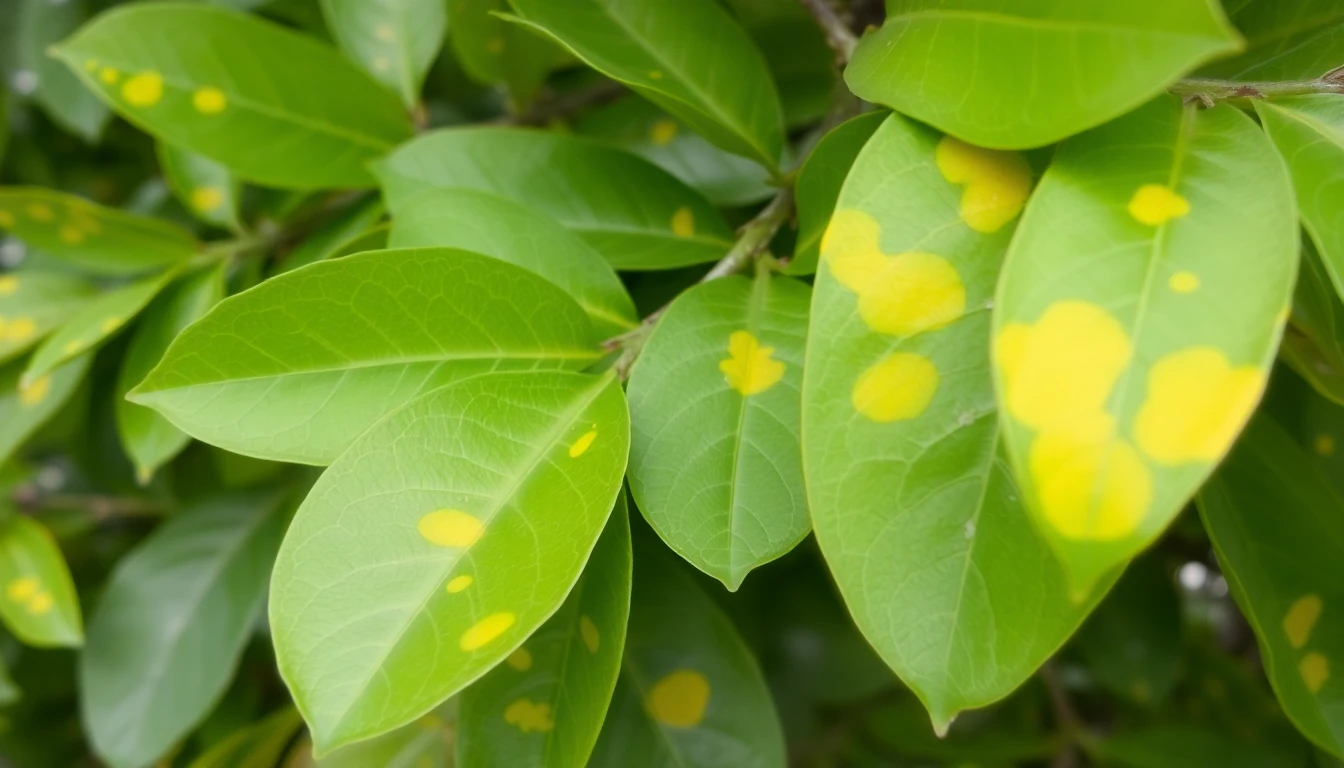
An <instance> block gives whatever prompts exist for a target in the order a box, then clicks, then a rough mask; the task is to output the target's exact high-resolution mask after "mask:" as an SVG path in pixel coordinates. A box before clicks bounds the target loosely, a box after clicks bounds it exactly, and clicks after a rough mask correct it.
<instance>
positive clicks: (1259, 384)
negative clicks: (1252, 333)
mask: <svg viewBox="0 0 1344 768" xmlns="http://www.w3.org/2000/svg"><path fill="white" fill-rule="evenodd" d="M1264 385H1265V376H1264V374H1263V372H1261V370H1260V369H1259V368H1257V367H1256V366H1253V365H1248V366H1242V367H1238V368H1233V367H1232V366H1231V365H1229V364H1228V361H1227V356H1226V355H1224V354H1223V353H1222V351H1220V350H1217V349H1214V348H1213V347H1190V348H1188V349H1183V350H1181V351H1179V352H1173V353H1171V354H1169V355H1166V356H1165V357H1163V358H1161V359H1160V360H1158V361H1157V362H1156V363H1154V364H1153V367H1152V368H1151V369H1149V371H1148V395H1147V399H1145V400H1144V402H1143V405H1142V406H1141V407H1140V408H1139V414H1138V417H1137V420H1136V422H1135V428H1134V434H1135V437H1136V438H1137V439H1138V443H1139V447H1140V448H1141V449H1142V450H1143V452H1144V453H1145V454H1147V455H1148V456H1149V457H1150V458H1152V459H1153V460H1154V461H1156V462H1158V463H1159V464H1169V465H1170V464H1183V463H1187V462H1194V461H1213V460H1215V459H1217V458H1218V457H1219V456H1220V455H1221V454H1222V453H1223V451H1225V450H1226V449H1227V447H1228V446H1229V445H1231V444H1232V441H1233V440H1234V439H1235V438H1236V436H1237V431H1238V430H1239V429H1240V428H1241V425H1242V424H1243V423H1245V421H1246V419H1247V418H1248V417H1249V416H1250V414H1251V411H1252V410H1253V409H1254V408H1255V404H1256V402H1257V401H1258V400H1259V399H1260V393H1261V391H1262V390H1263V389H1264Z"/></svg>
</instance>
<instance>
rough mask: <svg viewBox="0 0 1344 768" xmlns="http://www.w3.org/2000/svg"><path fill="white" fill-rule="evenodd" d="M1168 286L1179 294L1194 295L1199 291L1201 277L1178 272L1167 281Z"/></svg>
mask: <svg viewBox="0 0 1344 768" xmlns="http://www.w3.org/2000/svg"><path fill="white" fill-rule="evenodd" d="M1167 285H1169V286H1171V290H1173V291H1175V292H1177V293H1194V292H1195V291H1197V290H1199V275H1196V274H1195V273H1194V272H1177V273H1176V274H1174V275H1172V276H1171V279H1169V280H1168V281H1167Z"/></svg>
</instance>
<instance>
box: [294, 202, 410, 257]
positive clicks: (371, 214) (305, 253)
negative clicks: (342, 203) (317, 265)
mask: <svg viewBox="0 0 1344 768" xmlns="http://www.w3.org/2000/svg"><path fill="white" fill-rule="evenodd" d="M385 213H387V209H386V208H385V207H384V206H383V201H382V200H379V199H378V198H371V199H368V200H365V201H363V202H360V203H356V204H355V205H352V206H350V207H349V208H347V209H345V210H343V211H341V212H340V213H339V214H337V215H336V216H333V217H332V218H331V219H329V220H327V221H325V222H323V224H322V226H320V227H318V228H317V229H316V230H314V231H313V233H312V234H310V235H308V236H307V237H306V238H304V240H303V242H302V243H299V245H298V246H297V247H296V248H295V249H294V250H293V251H291V252H290V253H289V255H288V256H286V257H285V258H284V261H282V262H281V263H280V265H279V267H277V268H276V273H277V274H279V273H283V272H289V271H290V270H294V269H298V268H299V267H303V266H307V265H309V264H312V263H313V262H315V261H322V260H323V259H330V258H333V257H334V256H335V255H336V253H337V252H339V251H341V250H343V248H344V246H345V245H346V244H347V243H349V242H350V241H352V240H355V239H357V238H360V237H361V236H363V235H365V234H367V233H368V232H370V231H372V230H373V229H374V228H375V227H376V226H377V224H378V222H379V221H380V220H382V218H383V214H385ZM364 250H380V249H364Z"/></svg>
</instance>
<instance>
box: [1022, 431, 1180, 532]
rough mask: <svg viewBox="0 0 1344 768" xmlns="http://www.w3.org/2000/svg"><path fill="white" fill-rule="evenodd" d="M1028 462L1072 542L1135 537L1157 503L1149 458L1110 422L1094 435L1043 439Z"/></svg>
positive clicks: (1044, 507) (1053, 522) (1046, 507)
mask: <svg viewBox="0 0 1344 768" xmlns="http://www.w3.org/2000/svg"><path fill="white" fill-rule="evenodd" d="M1028 463H1029V466H1030V471H1031V479H1032V482H1033V483H1035V484H1036V493H1037V496H1038V498H1039V499H1040V502H1041V511H1042V512H1043V513H1044V515H1045V518H1046V520H1047V521H1049V523H1050V526H1051V527H1053V528H1054V529H1055V530H1056V531H1059V533H1060V534H1061V535H1063V536H1066V537H1068V538H1070V539H1086V540H1092V541H1110V540H1114V539H1120V538H1124V537H1126V536H1129V535H1130V534H1132V533H1133V532H1134V531H1135V530H1136V529H1137V528H1138V526H1139V523H1140V522H1142V521H1143V517H1144V515H1145V514H1146V513H1147V512H1148V506H1149V504H1151V503H1152V500H1153V478H1152V475H1151V474H1150V473H1149V471H1148V468H1147V467H1146V466H1144V463H1143V460H1142V459H1140V458H1139V455H1138V453H1137V452H1136V451H1135V450H1134V447H1133V446H1131V445H1130V444H1129V443H1128V442H1127V441H1125V440H1122V439H1118V438H1116V437H1115V434H1114V427H1113V426H1112V425H1108V424H1105V423H1104V422H1099V423H1097V424H1096V425H1095V426H1094V429H1093V430H1092V433H1091V434H1087V430H1083V429H1074V430H1065V431H1060V432H1044V433H1042V434H1040V435H1038V436H1037V437H1036V439H1035V440H1034V441H1033V442H1032V444H1031V452H1030V456H1029V460H1028Z"/></svg>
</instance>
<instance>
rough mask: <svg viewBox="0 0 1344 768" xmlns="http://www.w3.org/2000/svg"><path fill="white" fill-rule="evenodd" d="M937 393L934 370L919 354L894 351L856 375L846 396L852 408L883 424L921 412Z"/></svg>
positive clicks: (936, 373)
mask: <svg viewBox="0 0 1344 768" xmlns="http://www.w3.org/2000/svg"><path fill="white" fill-rule="evenodd" d="M937 391H938V369H937V368H936V367H935V366H934V364H933V363H932V362H931V361H930V360H929V359H928V358H927V357H924V356H923V355H915V354H910V353H905V352H898V353H896V354H893V355H890V356H888V357H887V358H885V359H883V360H881V361H880V362H878V363H876V364H874V365H872V366H870V367H869V368H868V369H867V370H866V371H864V372H863V373H862V374H860V375H859V379H858V381H857V382H855V384H854V391H853V393H852V394H851V395H850V402H851V403H853V405H854V409H855V410H857V411H858V412H859V413H861V414H863V415H864V416H865V417H867V418H868V419H870V420H872V421H876V422H878V423H880V424H885V423H888V422H893V421H901V420H904V419H913V418H915V417H916V416H918V415H920V414H922V413H924V411H925V409H927V408H928V407H929V403H930V402H931V401H932V400H933V396H934V393H936V392H937Z"/></svg>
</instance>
